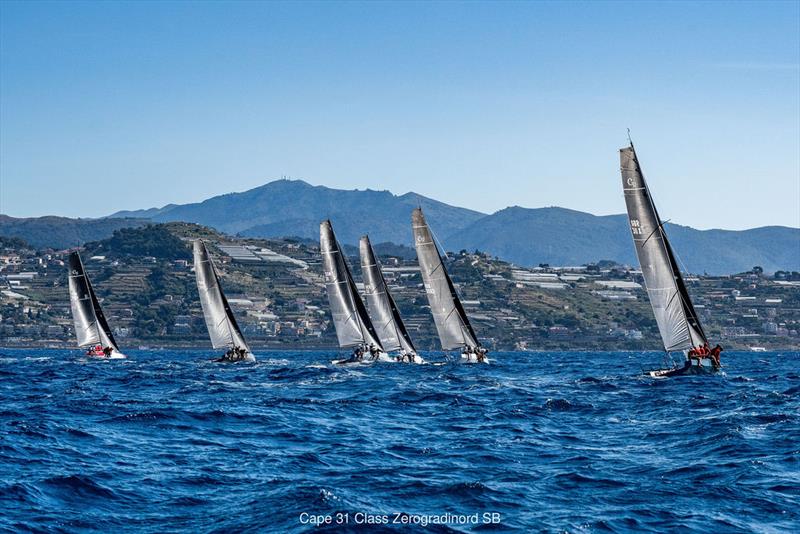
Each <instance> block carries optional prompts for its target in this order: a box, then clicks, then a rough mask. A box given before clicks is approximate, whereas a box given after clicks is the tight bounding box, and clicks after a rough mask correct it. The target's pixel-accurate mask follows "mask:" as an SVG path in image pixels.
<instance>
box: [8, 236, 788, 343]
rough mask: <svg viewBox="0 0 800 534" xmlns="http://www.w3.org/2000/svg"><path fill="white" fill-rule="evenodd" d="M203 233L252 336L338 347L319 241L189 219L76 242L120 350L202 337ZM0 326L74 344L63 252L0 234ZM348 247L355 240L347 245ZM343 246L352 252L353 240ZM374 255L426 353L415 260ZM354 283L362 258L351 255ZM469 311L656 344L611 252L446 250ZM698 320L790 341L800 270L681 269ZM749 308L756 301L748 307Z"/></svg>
mask: <svg viewBox="0 0 800 534" xmlns="http://www.w3.org/2000/svg"><path fill="white" fill-rule="evenodd" d="M196 238H202V239H204V240H205V242H206V244H207V246H208V248H209V250H210V252H211V254H212V256H213V257H214V260H215V265H216V268H217V271H218V272H219V275H220V277H221V279H222V285H223V286H224V288H225V292H226V294H227V297H228V299H229V303H230V305H231V306H232V308H233V309H234V313H235V314H236V317H237V321H238V322H239V324H240V326H241V327H242V329H243V331H244V333H245V336H246V337H247V339H248V340H249V341H250V342H251V344H252V346H253V347H273V348H291V349H292V350H296V349H298V348H311V347H327V348H331V347H335V346H336V345H337V341H336V335H335V332H334V328H333V325H332V323H331V316H330V312H329V310H330V307H329V304H328V299H327V296H326V293H325V286H324V277H323V272H322V265H321V261H320V254H319V248H318V247H317V245H316V244H315V243H314V242H303V241H300V240H295V239H256V238H240V237H234V236H230V235H225V234H221V233H219V232H216V231H214V230H213V229H210V228H207V227H202V226H198V225H195V224H187V223H178V222H173V223H165V224H157V225H149V226H144V227H140V228H134V229H125V230H117V231H116V232H114V234H113V235H112V236H111V237H110V238H107V239H103V240H100V241H95V242H90V243H87V244H86V245H85V246H84V249H83V253H82V256H83V259H84V265H85V267H86V270H87V272H88V273H89V275H90V277H91V280H92V284H93V286H94V288H95V290H96V291H97V294H98V297H99V298H100V300H101V302H102V305H103V308H104V312H105V314H106V317H107V318H108V321H109V324H110V325H111V327H112V328H113V329H114V334H115V335H116V336H117V338H118V340H120V343H121V345H122V346H124V347H137V346H140V345H147V346H156V347H157V346H184V347H189V346H191V347H208V346H209V341H208V332H207V329H206V325H205V321H204V320H203V314H202V309H201V306H200V302H199V297H198V292H197V286H196V281H195V275H194V272H192V259H191V246H190V241H191V240H192V239H196ZM0 245H2V246H1V248H0V253H2V255H3V256H4V258H5V259H6V260H7V261H8V263H6V264H3V265H0V280H2V281H3V282H4V283H6V284H8V285H7V286H6V287H7V289H4V290H3V291H2V292H0V293H1V294H0V309H1V310H2V313H3V321H2V323H0V337H3V339H4V340H5V343H7V344H10V345H16V346H25V347H31V346H36V345H38V346H49V345H52V346H72V344H73V343H74V331H73V326H72V325H73V323H72V319H71V312H70V304H69V296H68V292H67V269H66V266H65V264H64V260H65V259H66V255H65V254H64V253H62V252H52V251H47V250H32V249H30V248H29V247H28V246H27V245H26V244H24V243H22V242H19V241H18V240H17V241H14V240H7V241H5V242H2V243H0ZM348 248H349V247H348ZM350 252H351V253H357V251H356V250H355V249H350ZM397 252H401V253H402V252H403V250H402V249H398V248H395V249H394V250H389V251H387V252H386V253H382V252H380V251H379V252H378V254H379V257H380V258H379V259H380V261H381V263H382V265H383V270H384V275H385V276H386V278H387V281H388V283H389V286H390V288H391V291H392V295H393V297H394V298H395V301H396V303H397V306H398V308H399V310H400V313H401V314H402V316H403V318H404V320H405V323H406V325H407V326H408V328H409V331H410V334H411V336H412V338H413V340H414V342H415V344H416V346H417V347H419V348H420V349H422V350H436V349H437V348H438V347H439V342H438V338H437V335H436V329H435V327H434V325H433V320H432V316H431V313H430V309H429V307H428V301H427V298H426V297H425V290H424V288H423V287H422V279H421V276H420V273H419V269H418V267H417V262H416V258H413V257H411V258H409V259H403V258H402V257H398V256H397V254H396V253H397ZM349 262H350V265H351V266H352V267H353V274H354V276H355V279H356V280H357V281H360V280H361V279H362V278H361V275H360V272H359V271H360V269H359V268H358V259H357V258H354V257H350V258H349ZM445 262H446V264H447V269H448V271H449V272H450V274H451V275H452V278H453V281H454V283H455V284H456V286H457V287H458V291H459V292H460V294H461V296H462V297H463V303H464V306H465V308H466V311H467V314H468V315H469V317H470V320H471V321H472V324H473V326H474V327H475V329H476V331H477V332H478V335H479V336H480V337H481V340H482V342H484V343H485V344H486V345H487V346H490V347H492V348H493V349H514V348H516V349H523V348H526V347H527V348H531V349H540V350H548V349H570V350H574V349H584V350H620V349H629V350H634V349H653V350H658V349H659V348H660V341H659V340H660V337H659V334H658V329H657V326H656V324H655V320H654V318H653V313H652V311H651V309H650V304H649V302H648V300H647V295H646V293H645V291H644V289H643V287H642V285H641V275H639V274H637V273H636V272H634V271H631V270H630V269H627V268H625V267H622V266H619V265H615V264H613V263H611V262H598V263H597V264H593V265H588V266H586V267H582V268H575V267H570V268H564V269H561V268H539V267H536V268H533V269H524V268H520V267H516V266H513V265H511V264H509V263H508V262H505V261H503V260H498V259H496V258H493V257H491V256H489V255H486V254H483V253H474V252H459V253H456V254H451V255H449V257H447V258H446V259H445ZM687 283H688V287H689V291H690V293H691V295H692V298H693V299H694V303H695V305H696V306H698V310H699V313H700V315H701V319H702V321H703V324H704V326H705V328H706V331H707V332H708V333H709V335H710V336H711V337H712V339H714V340H721V341H722V342H723V343H724V344H725V347H726V348H728V349H730V348H746V347H749V346H751V345H758V346H764V347H770V348H789V347H797V344H798V340H800V337H798V333H797V332H798V330H799V329H800V292H798V291H797V285H796V284H798V283H800V273H787V272H782V273H776V274H775V275H774V276H771V275H766V274H765V273H762V272H760V271H758V270H757V269H754V270H751V271H749V272H745V273H740V274H737V275H733V276H723V277H711V276H698V277H692V278H691V279H689V280H687ZM754 310H755V311H754Z"/></svg>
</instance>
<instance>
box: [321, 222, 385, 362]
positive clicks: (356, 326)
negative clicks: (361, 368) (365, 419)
mask: <svg viewBox="0 0 800 534" xmlns="http://www.w3.org/2000/svg"><path fill="white" fill-rule="evenodd" d="M319 249H320V252H321V253H322V268H323V271H324V275H325V289H326V291H327V293H328V302H329V303H330V306H331V317H332V318H333V326H334V328H335V329H336V337H337V339H338V340H339V346H340V347H342V348H350V347H353V354H352V355H351V356H350V357H349V358H345V359H339V360H332V361H331V363H334V364H361V363H365V362H374V361H387V360H388V361H391V359H389V357H388V356H387V355H386V354H385V351H384V349H383V345H381V342H380V341H379V338H378V335H377V333H376V332H375V327H374V326H373V325H372V321H371V320H370V318H369V315H368V314H367V308H366V306H364V302H363V301H362V300H361V297H360V296H359V295H358V290H357V289H356V284H355V282H354V281H353V275H352V274H350V268H349V267H348V266H347V261H346V260H345V257H344V253H343V252H342V247H341V246H340V245H339V242H338V241H337V240H336V235H335V234H334V233H333V226H332V225H331V222H330V221H327V220H326V221H323V222H322V223H320V225H319Z"/></svg>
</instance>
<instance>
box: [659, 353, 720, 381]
mask: <svg viewBox="0 0 800 534" xmlns="http://www.w3.org/2000/svg"><path fill="white" fill-rule="evenodd" d="M704 363H705V364H704ZM717 370H718V369H716V368H715V367H714V366H713V365H711V361H710V360H708V358H704V359H703V360H702V362H701V364H700V365H697V364H692V365H689V364H687V365H684V366H683V367H677V366H676V367H672V368H669V369H653V370H650V371H647V372H646V373H645V374H647V375H648V376H650V377H652V378H669V377H672V376H693V375H708V374H713V373H716V372H717Z"/></svg>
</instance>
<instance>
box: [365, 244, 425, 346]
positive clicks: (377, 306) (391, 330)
mask: <svg viewBox="0 0 800 534" xmlns="http://www.w3.org/2000/svg"><path fill="white" fill-rule="evenodd" d="M359 251H360V252H361V275H362V277H363V278H364V293H365V294H366V296H367V305H368V306H369V312H370V317H371V318H372V319H373V322H372V324H373V325H374V326H375V332H376V333H377V335H378V339H380V340H381V344H383V349H384V350H386V351H393V350H403V351H405V352H416V350H415V349H414V344H413V343H412V342H411V337H410V336H409V335H408V331H407V330H406V326H405V325H404V324H403V319H402V317H400V311H399V310H398V309H397V305H396V304H395V302H394V299H393V298H392V295H391V293H389V288H388V286H387V285H386V279H385V278H384V277H383V272H382V271H381V266H380V265H379V264H378V259H377V258H376V257H375V251H374V250H372V245H371V244H370V242H369V237H367V236H364V237H362V238H361V241H360V242H359Z"/></svg>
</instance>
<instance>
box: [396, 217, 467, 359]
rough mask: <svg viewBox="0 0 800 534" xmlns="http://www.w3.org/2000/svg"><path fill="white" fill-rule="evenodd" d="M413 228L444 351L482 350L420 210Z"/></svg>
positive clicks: (434, 319) (426, 290)
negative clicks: (461, 349) (477, 348)
mask: <svg viewBox="0 0 800 534" xmlns="http://www.w3.org/2000/svg"><path fill="white" fill-rule="evenodd" d="M411 227H412V229H413V231H414V244H415V245H416V247H417V259H418V260H419V268H420V271H421V272H422V282H423V283H424V284H425V293H426V294H427V295H428V303H429V304H430V306H431V313H432V314H433V321H434V323H436V330H437V332H438V333H439V340H440V341H441V342H442V349H444V350H453V349H457V348H463V347H472V348H475V347H478V346H479V345H480V344H479V343H478V338H477V336H476V335H475V332H474V330H472V325H470V324H469V319H467V313H466V312H465V311H464V307H463V306H462V305H461V300H460V299H459V298H458V294H457V293H456V288H455V286H454V285H453V282H452V280H450V275H448V274H447V271H446V270H445V268H444V263H442V256H441V255H440V254H439V249H438V248H437V247H436V244H435V243H434V242H433V234H431V230H430V228H428V223H426V222H425V216H424V215H423V214H422V209H420V208H416V209H415V210H414V212H413V213H412V214H411Z"/></svg>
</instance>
